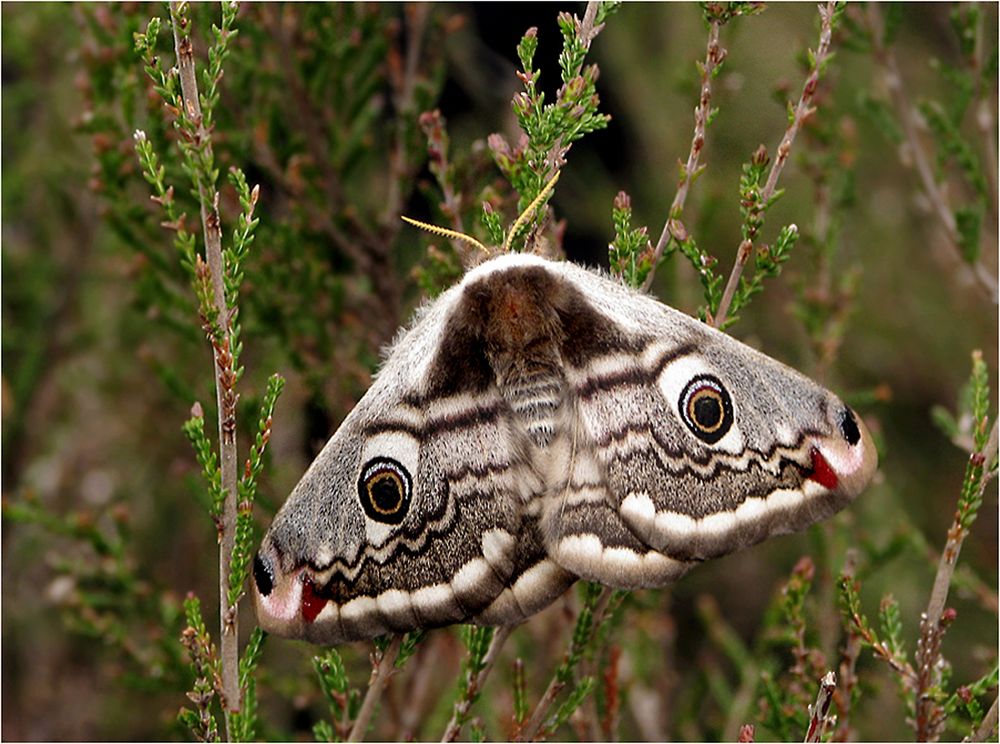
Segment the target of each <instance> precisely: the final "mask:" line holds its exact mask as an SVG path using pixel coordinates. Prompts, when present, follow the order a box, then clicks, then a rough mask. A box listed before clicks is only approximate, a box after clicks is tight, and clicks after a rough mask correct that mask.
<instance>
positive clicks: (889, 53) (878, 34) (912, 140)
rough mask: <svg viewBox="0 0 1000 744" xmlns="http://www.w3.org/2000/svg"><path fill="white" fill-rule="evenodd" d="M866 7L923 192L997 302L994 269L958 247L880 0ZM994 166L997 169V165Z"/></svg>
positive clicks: (953, 246) (955, 250)
mask: <svg viewBox="0 0 1000 744" xmlns="http://www.w3.org/2000/svg"><path fill="white" fill-rule="evenodd" d="M867 9H868V25H869V28H870V32H871V39H872V49H873V53H874V56H875V61H876V62H877V63H878V64H879V65H881V67H882V77H883V79H884V81H885V86H886V88H887V89H888V91H889V96H890V97H891V98H892V104H893V106H895V108H896V113H897V115H898V116H899V119H900V122H901V123H902V126H903V135H904V136H905V137H906V144H907V147H908V148H909V152H910V156H911V157H912V159H913V165H914V167H916V169H917V176H918V177H919V179H920V187H921V189H923V192H924V196H925V197H926V198H927V204H928V205H929V207H930V209H931V211H932V212H933V213H934V215H935V217H937V219H938V222H940V223H941V227H943V228H944V231H945V235H946V236H947V238H948V240H947V246H948V248H949V249H950V251H951V252H952V254H953V256H954V258H955V259H956V261H957V265H958V266H965V267H968V268H969V269H970V270H971V273H972V276H973V278H974V279H975V281H976V283H977V284H978V285H979V286H980V287H981V288H982V289H983V290H985V291H986V292H987V293H988V294H989V296H990V299H991V300H992V301H993V302H994V303H996V302H997V301H998V287H997V278H996V274H995V272H992V271H990V270H989V269H987V268H986V267H985V266H984V265H983V263H982V262H981V261H977V262H976V264H975V265H973V266H969V264H968V263H966V261H965V260H964V259H963V258H962V250H961V248H960V247H959V232H958V225H957V223H956V222H955V215H954V212H953V211H952V209H951V206H950V204H949V199H948V195H947V193H946V192H945V189H944V188H943V187H942V185H941V184H939V183H938V181H937V179H936V178H935V176H934V167H933V166H932V165H931V159H930V155H929V154H928V152H927V148H926V147H925V146H924V143H923V141H922V140H921V139H920V135H919V126H918V122H917V114H916V112H915V111H914V109H913V106H912V104H911V103H910V99H909V97H908V96H907V95H906V90H905V88H904V87H903V76H902V74H901V73H900V71H899V64H898V63H897V61H896V54H895V52H894V51H893V49H892V47H887V46H885V44H884V42H883V39H884V38H885V34H884V26H883V23H882V15H881V11H880V9H879V7H878V3H869V4H868V6H867ZM987 121H988V119H987ZM993 137H994V135H993V133H992V126H991V127H990V131H989V133H988V136H987V139H991V138H993ZM991 150H992V155H991V158H992V160H991V163H990V164H995V163H996V154H995V153H996V148H995V147H991ZM986 170H987V172H990V173H991V177H993V178H994V180H995V176H996V174H995V173H993V172H992V171H991V169H990V168H989V167H987V168H986ZM992 170H995V167H994V168H993V169H992ZM993 193H994V195H995V194H996V187H995V186H994V187H993ZM993 203H994V205H995V204H996V198H995V196H994V202H993Z"/></svg>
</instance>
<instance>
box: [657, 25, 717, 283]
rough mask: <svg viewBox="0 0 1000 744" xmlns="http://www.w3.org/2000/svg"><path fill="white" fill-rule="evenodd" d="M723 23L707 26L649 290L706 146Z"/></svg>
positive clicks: (682, 210) (682, 209)
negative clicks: (690, 132) (689, 130)
mask: <svg viewBox="0 0 1000 744" xmlns="http://www.w3.org/2000/svg"><path fill="white" fill-rule="evenodd" d="M720 28H722V22H721V21H719V20H718V19H713V20H712V21H711V22H710V23H709V27H708V44H707V46H706V49H705V62H704V64H702V65H701V95H700V96H699V98H698V105H697V107H695V110H694V136H693V137H692V138H691V150H690V152H689V153H688V157H687V162H686V163H685V164H684V171H683V173H681V176H680V180H679V181H678V182H677V193H676V194H674V200H673V202H672V203H671V204H670V211H669V212H668V213H667V220H666V222H664V223H663V230H662V231H661V232H660V239H659V240H657V241H656V248H655V249H654V251H653V260H652V267H653V268H652V269H651V270H650V272H649V274H648V275H647V276H646V281H644V282H643V284H642V288H643V290H648V289H649V287H650V285H651V284H652V283H653V276H654V275H655V274H656V267H657V266H658V265H659V263H660V259H662V258H663V253H664V252H665V251H666V249H667V245H669V243H670V240H671V237H672V235H673V233H674V230H673V229H672V228H673V226H674V221H675V220H680V217H681V214H682V213H683V212H684V203H685V202H686V201H687V195H688V190H689V189H690V188H691V184H692V183H693V182H694V179H695V178H696V177H697V175H698V173H699V172H700V171H701V168H702V167H704V166H701V167H699V165H698V158H699V156H700V155H701V151H702V148H704V146H705V128H706V127H707V126H708V115H709V113H710V112H711V110H712V109H711V103H712V78H713V77H714V75H715V70H716V68H717V67H718V66H719V65H721V64H722V62H723V60H725V58H726V50H725V49H723V48H722V47H721V46H719V29H720Z"/></svg>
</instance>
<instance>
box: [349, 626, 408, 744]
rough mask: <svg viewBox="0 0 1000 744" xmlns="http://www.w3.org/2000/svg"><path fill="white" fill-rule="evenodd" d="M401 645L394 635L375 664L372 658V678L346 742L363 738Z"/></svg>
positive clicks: (401, 642)
mask: <svg viewBox="0 0 1000 744" xmlns="http://www.w3.org/2000/svg"><path fill="white" fill-rule="evenodd" d="M402 645H403V636H402V635H399V634H397V635H394V636H393V637H392V640H391V641H389V645H388V646H386V649H385V651H383V652H382V657H381V658H380V659H378V661H377V662H376V661H375V658H374V657H373V658H372V676H371V677H370V678H369V680H368V689H367V690H366V691H365V699H364V700H362V701H361V708H360V709H359V710H358V717H357V718H355V719H354V726H353V727H351V733H350V734H349V735H348V737H347V741H361V740H362V739H364V738H365V733H366V732H367V731H368V724H369V723H371V720H372V715H373V714H374V713H375V706H376V705H378V701H379V699H380V698H381V697H382V693H383V692H384V691H385V686H386V684H387V683H388V682H389V677H390V676H392V672H393V668H394V667H395V665H396V659H398V658H399V650H400V648H402Z"/></svg>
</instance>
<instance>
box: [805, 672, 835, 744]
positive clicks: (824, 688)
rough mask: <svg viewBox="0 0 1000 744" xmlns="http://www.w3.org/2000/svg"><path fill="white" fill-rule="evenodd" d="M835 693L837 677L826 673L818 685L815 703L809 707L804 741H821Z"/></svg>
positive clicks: (827, 723)
mask: <svg viewBox="0 0 1000 744" xmlns="http://www.w3.org/2000/svg"><path fill="white" fill-rule="evenodd" d="M836 691H837V675H835V674H834V673H833V672H827V673H826V674H825V675H824V676H823V679H822V680H820V683H819V692H817V693H816V702H815V703H813V704H812V705H810V706H809V727H808V728H807V729H806V736H805V739H804V741H807V742H810V741H822V739H823V734H824V732H825V731H826V727H827V726H828V725H829V724H830V704H831V703H832V702H833V694H834V693H835V692H836Z"/></svg>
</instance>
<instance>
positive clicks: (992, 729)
mask: <svg viewBox="0 0 1000 744" xmlns="http://www.w3.org/2000/svg"><path fill="white" fill-rule="evenodd" d="M996 730H997V698H993V705H991V706H990V709H989V710H988V711H987V712H986V716H985V717H984V718H983V722H982V723H980V724H979V728H977V729H976V732H975V733H974V734H973V735H972V736H971V737H969V738H967V739H963V741H986V740H987V739H992V738H993V737H994V735H995V734H996Z"/></svg>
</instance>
